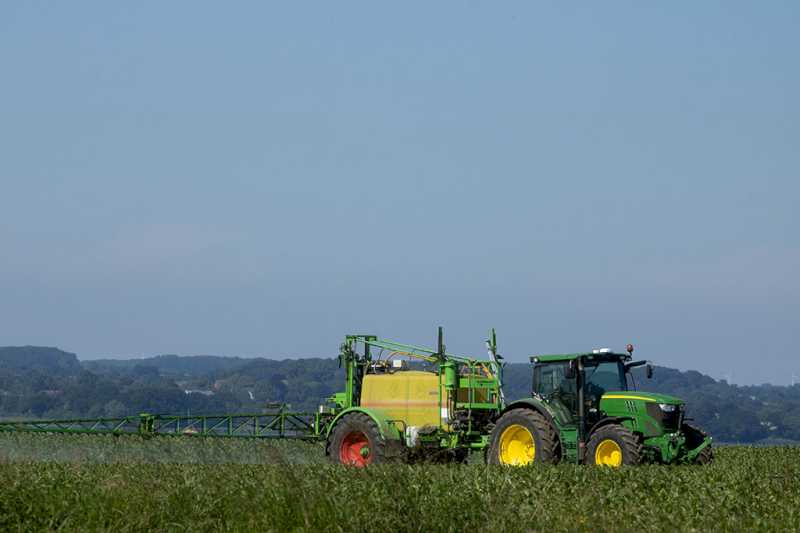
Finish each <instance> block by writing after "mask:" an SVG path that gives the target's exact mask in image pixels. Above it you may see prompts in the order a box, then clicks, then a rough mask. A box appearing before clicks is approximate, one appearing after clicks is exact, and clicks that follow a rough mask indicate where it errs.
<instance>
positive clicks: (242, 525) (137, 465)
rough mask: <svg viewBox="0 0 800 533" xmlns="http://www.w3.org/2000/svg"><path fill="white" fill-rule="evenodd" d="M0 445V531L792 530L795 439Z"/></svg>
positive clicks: (797, 498) (797, 506) (795, 525)
mask: <svg viewBox="0 0 800 533" xmlns="http://www.w3.org/2000/svg"><path fill="white" fill-rule="evenodd" d="M28 439H29V440H28ZM9 444H14V445H22V444H24V445H25V446H24V447H27V448H28V450H26V451H24V452H23V451H21V450H18V451H15V452H14V453H13V454H9V453H8V449H7V448H6V447H7V446H8V445H9ZM298 444H299V445H300V447H299V448H298V447H297V445H298ZM0 447H2V460H3V462H2V463H0V528H2V529H3V530H19V531H30V530H44V529H64V530H115V531H140V530H162V531H166V530H198V531H206V530H231V531H254V530H258V531H287V530H314V531H466V530H479V531H531V530H533V531H544V530H556V531H598V530H600V531H656V530H658V531H664V530H666V531H676V530H696V531H701V530H722V531H742V530H764V531H766V530H785V531H793V530H794V531H796V530H798V529H800V512H799V510H800V481H798V474H799V473H800V467H799V466H798V464H799V463H800V449H798V448H758V449H756V448H748V447H729V448H724V449H720V450H718V453H717V456H718V457H717V461H716V462H715V463H714V464H713V465H711V466H708V467H664V466H642V467H637V468H624V469H621V470H608V469H599V468H593V467H587V466H573V465H558V466H554V467H534V468H523V469H510V468H500V467H486V466H483V465H479V464H473V465H469V466H407V465H387V466H379V467H370V468H367V469H364V470H356V469H352V468H345V467H337V466H332V465H328V464H325V463H324V461H323V460H322V457H321V455H322V450H321V448H319V447H317V446H314V445H304V444H302V443H291V442H285V441H284V442H279V443H264V442H250V441H230V440H222V439H219V440H214V441H213V442H212V441H211V440H210V439H168V438H167V439H165V438H156V439H149V440H140V439H138V438H120V439H117V440H114V439H113V438H106V437H58V436H41V435H24V436H23V435H16V436H3V438H2V439H0ZM75 447H77V448H85V450H86V451H85V453H84V454H81V453H78V452H76V451H75V450H74V449H73V451H67V450H69V449H70V448H75ZM206 447H210V448H211V449H210V450H204V449H203V448H206ZM34 448H40V450H39V451H36V450H34ZM95 454H99V455H95ZM217 454H220V455H224V456H225V457H220V456H218V455H217ZM292 454H295V455H292ZM226 457H227V460H226Z"/></svg>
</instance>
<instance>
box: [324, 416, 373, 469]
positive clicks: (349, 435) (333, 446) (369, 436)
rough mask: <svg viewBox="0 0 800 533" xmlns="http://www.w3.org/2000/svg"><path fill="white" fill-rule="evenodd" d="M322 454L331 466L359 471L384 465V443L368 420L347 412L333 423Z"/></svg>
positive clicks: (371, 422)
mask: <svg viewBox="0 0 800 533" xmlns="http://www.w3.org/2000/svg"><path fill="white" fill-rule="evenodd" d="M326 453H327V455H328V458H329V459H330V461H331V462H333V463H336V464H343V465H350V466H355V467H359V468H361V467H365V466H367V465H370V464H377V463H382V462H385V460H386V442H385V441H384V439H383V437H381V434H380V431H379V430H378V426H377V424H375V421H374V420H372V418H370V417H369V416H367V415H365V414H364V413H351V414H349V415H345V416H343V417H342V418H341V419H340V420H339V421H338V422H337V423H336V426H335V427H334V428H333V431H331V434H330V436H329V437H328V444H327V449H326Z"/></svg>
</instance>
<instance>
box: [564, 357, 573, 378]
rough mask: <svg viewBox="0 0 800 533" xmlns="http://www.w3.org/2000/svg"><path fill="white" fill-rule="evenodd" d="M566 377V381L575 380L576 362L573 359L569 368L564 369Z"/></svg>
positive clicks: (568, 365) (568, 364)
mask: <svg viewBox="0 0 800 533" xmlns="http://www.w3.org/2000/svg"><path fill="white" fill-rule="evenodd" d="M564 377H565V378H566V379H575V360H574V359H573V360H572V361H570V362H569V363H567V368H565V369H564Z"/></svg>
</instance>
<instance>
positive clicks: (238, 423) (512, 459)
mask: <svg viewBox="0 0 800 533" xmlns="http://www.w3.org/2000/svg"><path fill="white" fill-rule="evenodd" d="M486 346H487V349H488V358H487V359H478V358H474V357H468V356H461V355H455V354H451V353H448V352H447V351H446V349H445V344H444V338H443V333H442V328H439V333H438V342H437V347H436V348H435V349H431V348H425V347H422V346H415V345H410V344H401V343H398V342H394V341H389V340H384V339H379V338H378V337H375V336H373V335H348V336H346V337H345V341H344V342H343V343H342V345H341V348H340V354H339V363H340V365H341V366H342V367H344V370H345V384H344V391H343V392H338V393H336V394H334V395H333V396H331V397H330V398H328V399H327V400H326V402H325V404H324V405H322V406H320V408H319V410H318V411H317V412H315V413H299V412H292V411H287V410H286V409H284V408H276V409H267V410H265V411H264V412H262V413H256V414H223V415H199V416H177V415H154V414H140V415H136V416H128V417H121V418H91V419H70V420H28V421H10V422H0V431H6V432H22V431H24V432H42V433H97V434H131V433H132V434H139V435H142V436H151V435H167V436H187V437H228V438H233V437H238V438H285V439H303V440H309V441H319V442H323V443H324V444H325V454H326V455H327V457H328V458H329V459H330V460H331V461H332V462H334V463H341V464H348V465H354V466H366V465H369V464H378V463H386V462H394V461H409V462H414V461H433V462H443V461H457V462H463V461H466V459H467V457H468V456H469V454H470V452H472V451H478V452H482V453H483V456H484V459H485V461H486V462H488V463H489V464H501V465H514V466H524V465H530V464H535V463H556V462H562V461H563V462H572V463H587V464H597V465H606V466H612V467H618V466H622V465H634V464H639V463H642V462H655V463H696V464H704V463H707V462H709V461H711V459H712V453H711V438H710V437H708V436H707V435H706V434H705V433H703V432H702V431H701V430H700V429H698V428H696V427H694V426H692V425H690V424H689V423H688V422H689V419H687V418H686V416H685V413H686V411H685V405H684V402H683V401H681V400H680V399H678V398H675V397H672V396H667V395H664V394H654V393H646V392H641V391H638V390H635V389H636V388H635V381H634V379H633V374H632V370H633V369H634V368H636V367H639V366H643V365H646V375H647V377H650V376H651V375H652V367H651V366H650V365H649V364H647V363H646V362H645V361H632V354H633V346H631V345H628V349H627V352H626V353H615V352H612V351H610V350H606V349H603V350H592V351H590V352H585V353H575V354H560V355H536V356H533V357H531V362H532V363H533V380H532V388H531V394H530V396H528V397H526V398H523V399H520V400H516V401H513V402H507V401H506V398H505V397H504V394H503V363H502V357H501V356H500V355H499V354H498V353H497V342H496V336H495V333H494V330H491V332H490V335H489V339H488V340H487V341H486Z"/></svg>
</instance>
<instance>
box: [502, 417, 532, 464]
mask: <svg viewBox="0 0 800 533" xmlns="http://www.w3.org/2000/svg"><path fill="white" fill-rule="evenodd" d="M535 457H536V444H535V443H534V441H533V435H531V432H530V431H529V430H528V428H526V427H525V426H521V425H519V424H513V425H511V426H508V427H507V428H506V429H505V430H504V431H503V433H502V435H500V463H501V464H504V465H513V466H524V465H529V464H531V463H532V462H533V459H534V458H535Z"/></svg>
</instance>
